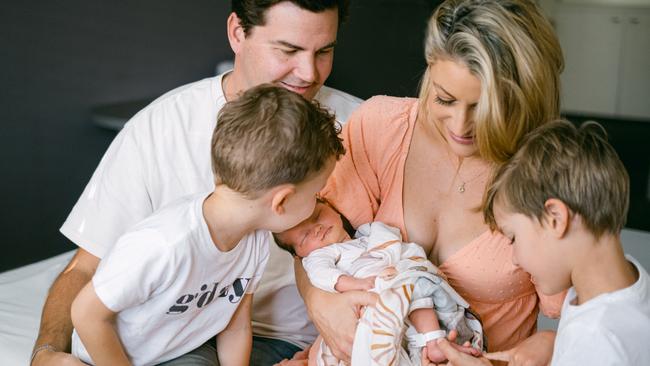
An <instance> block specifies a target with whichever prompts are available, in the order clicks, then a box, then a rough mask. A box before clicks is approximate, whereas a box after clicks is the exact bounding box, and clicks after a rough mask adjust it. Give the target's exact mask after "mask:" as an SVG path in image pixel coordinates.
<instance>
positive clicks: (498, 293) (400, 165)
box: [321, 96, 564, 351]
mask: <svg viewBox="0 0 650 366" xmlns="http://www.w3.org/2000/svg"><path fill="white" fill-rule="evenodd" d="M417 110H418V100H417V99H413V98H395V97H386V96H379V97H373V98H371V99H369V100H368V101H366V102H365V103H363V104H362V105H361V106H360V107H359V108H358V109H357V110H356V112H354V113H353V114H352V115H351V116H350V119H349V121H348V122H347V124H346V125H345V126H344V127H343V131H342V132H341V136H342V138H343V142H344V146H345V149H346V154H345V156H343V157H342V158H341V159H340V160H339V161H338V163H337V165H336V168H335V169H334V172H333V173H332V175H331V177H330V179H329V180H328V182H327V185H326V186H325V188H324V189H323V191H322V192H321V193H322V195H323V196H324V197H325V198H326V199H327V200H328V201H329V202H330V203H331V204H332V205H333V206H334V207H335V208H336V209H337V210H339V211H340V212H341V213H342V214H343V215H344V216H345V217H346V218H347V219H348V220H350V223H351V224H352V226H354V227H355V228H356V227H359V226H360V225H362V224H364V223H368V222H372V221H381V222H384V223H386V224H388V225H391V226H395V227H397V228H399V229H400V231H401V233H402V236H403V238H404V240H405V241H408V234H407V233H406V226H405V224H404V205H403V190H404V166H405V162H406V157H407V155H408V152H409V147H410V144H411V137H412V135H413V131H414V127H415V121H416V118H417ZM423 194H426V192H423ZM439 269H440V270H441V271H442V272H443V273H444V274H445V276H446V277H447V280H448V282H449V284H450V285H451V286H452V287H453V288H454V289H455V290H456V291H458V293H459V294H460V295H461V296H463V297H464V298H465V299H466V300H467V301H468V302H469V304H470V305H471V307H472V309H473V310H474V311H475V312H476V313H478V314H479V316H480V317H481V320H482V322H483V327H484V330H485V334H486V335H487V344H488V349H489V350H490V351H499V350H505V349H509V348H512V347H513V346H515V345H517V344H518V343H519V342H521V341H522V340H524V339H525V338H527V337H528V336H530V335H532V334H533V333H534V332H535V331H536V324H537V315H538V312H539V310H540V309H541V310H542V312H543V313H544V314H545V315H546V316H549V317H558V316H559V314H560V309H561V306H562V301H563V299H564V293H562V294H559V295H555V296H544V295H542V294H538V293H537V291H536V289H535V286H534V285H533V283H532V282H531V280H530V275H529V274H528V273H526V272H524V271H523V270H522V269H521V268H519V267H516V266H515V265H513V264H512V246H511V245H509V243H508V239H507V238H506V237H504V236H503V235H502V234H500V233H497V232H491V231H489V230H486V231H485V232H483V233H482V234H481V235H479V236H478V237H476V238H474V239H473V240H471V241H470V242H469V243H467V244H466V245H465V246H463V247H462V248H461V249H460V250H458V251H457V252H456V253H454V254H452V255H451V256H450V257H449V258H447V259H446V260H445V261H444V262H443V263H441V264H440V265H439Z"/></svg>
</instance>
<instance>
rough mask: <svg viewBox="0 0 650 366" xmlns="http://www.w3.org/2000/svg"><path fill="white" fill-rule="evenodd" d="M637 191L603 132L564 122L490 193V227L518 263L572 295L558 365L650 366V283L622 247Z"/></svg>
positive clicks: (543, 135) (534, 139) (540, 133)
mask: <svg viewBox="0 0 650 366" xmlns="http://www.w3.org/2000/svg"><path fill="white" fill-rule="evenodd" d="M628 190H629V178H628V175H627V172H626V171H625V168H624V166H623V164H622V163H621V161H620V160H619V158H618V156H617V155H616V152H615V151H614V149H613V148H612V146H611V145H610V144H609V143H608V142H607V139H606V135H605V133H604V130H603V129H602V127H601V126H600V125H598V124H597V123H594V122H587V123H585V124H583V125H582V126H581V127H580V128H576V127H575V126H573V125H572V124H571V123H569V122H566V121H556V122H552V123H548V124H546V125H544V126H543V127H541V128H539V129H538V130H536V131H534V132H532V133H531V134H530V135H529V136H528V137H527V139H526V140H525V141H524V143H523V145H522V148H521V149H520V150H519V151H518V152H517V153H516V154H515V155H514V157H513V158H512V159H511V160H510V161H509V162H508V163H507V164H506V165H504V166H502V167H501V168H500V169H499V170H498V171H497V172H496V175H495V178H494V180H493V183H492V184H491V186H490V187H489V189H488V191H487V193H486V201H485V206H484V213H485V217H486V221H487V223H488V224H489V225H490V226H491V227H492V229H498V230H500V231H501V232H503V234H504V235H506V236H507V237H509V238H510V239H511V241H512V246H513V252H514V253H513V261H514V262H515V263H516V264H517V265H519V266H521V267H522V268H523V269H524V270H526V271H527V272H529V273H530V274H531V276H532V278H533V281H535V283H536V284H537V288H538V289H540V290H541V291H542V292H544V293H545V294H548V295H551V294H555V293H558V292H560V291H563V290H565V289H567V288H570V289H569V292H568V294H567V296H566V299H565V302H564V305H563V307H562V317H561V320H560V324H559V328H558V332H557V337H556V340H555V347H554V351H553V358H552V364H553V365H650V348H648V339H650V281H649V279H648V274H647V272H646V271H645V270H644V269H643V267H642V266H641V265H640V264H639V263H638V262H637V261H636V260H634V258H632V257H630V256H626V255H624V253H623V249H622V247H621V240H620V232H621V229H622V228H623V226H624V224H625V218H626V215H627V209H628V200H629V198H628V197H629V195H628ZM468 364H469V363H468Z"/></svg>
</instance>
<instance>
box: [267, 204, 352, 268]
mask: <svg viewBox="0 0 650 366" xmlns="http://www.w3.org/2000/svg"><path fill="white" fill-rule="evenodd" d="M277 236H278V238H279V239H280V240H282V242H284V243H286V244H288V245H291V246H292V247H293V249H294V251H295V252H296V255H298V256H299V257H306V256H308V255H309V253H311V252H312V251H314V250H316V249H319V248H322V247H324V246H327V245H330V244H333V243H341V242H344V241H347V240H350V236H349V235H348V233H347V232H346V231H345V229H344V228H343V222H342V221H341V215H339V213H338V212H336V211H335V210H334V209H333V208H332V207H331V206H330V205H327V204H325V203H321V202H319V203H318V204H316V208H315V209H314V212H313V214H312V215H311V216H310V217H309V218H308V219H307V220H305V221H303V222H301V223H300V224H298V225H297V226H295V227H293V228H291V229H289V230H287V231H285V232H283V233H279V234H277Z"/></svg>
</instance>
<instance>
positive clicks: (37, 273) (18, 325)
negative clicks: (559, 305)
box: [0, 229, 650, 366]
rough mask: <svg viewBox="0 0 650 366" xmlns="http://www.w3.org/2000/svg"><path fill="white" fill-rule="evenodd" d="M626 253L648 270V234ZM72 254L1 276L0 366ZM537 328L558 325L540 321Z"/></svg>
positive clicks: (32, 323)
mask: <svg viewBox="0 0 650 366" xmlns="http://www.w3.org/2000/svg"><path fill="white" fill-rule="evenodd" d="M622 238H623V246H624V248H625V252H626V253H629V254H631V255H632V256H634V257H635V258H636V259H637V260H638V261H639V262H640V263H641V264H642V265H643V266H644V267H645V268H646V269H650V232H645V231H639V230H630V229H625V230H623V234H622ZM73 254H74V251H70V252H67V253H63V254H61V255H58V256H56V257H52V258H49V259H46V260H44V261H41V262H37V263H33V264H29V265H27V266H23V267H20V268H17V269H14V270H11V271H7V272H3V273H0V364H1V365H2V366H25V365H28V364H29V357H30V355H31V351H32V347H33V346H34V341H35V340H36V336H37V334H38V327H39V323H40V319H41V310H42V308H43V303H44V302H45V296H46V294H47V291H48V289H49V288H50V285H51V284H52V282H53V281H54V279H55V278H56V276H57V275H58V274H59V273H60V272H61V271H62V270H63V268H64V267H65V266H66V264H67V263H68V262H69V261H70V258H72V255H73ZM540 321H541V323H542V324H540V328H542V329H549V328H554V327H556V326H557V322H554V321H552V320H550V321H549V320H548V319H540Z"/></svg>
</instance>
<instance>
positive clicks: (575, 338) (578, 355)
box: [551, 323, 634, 366]
mask: <svg viewBox="0 0 650 366" xmlns="http://www.w3.org/2000/svg"><path fill="white" fill-rule="evenodd" d="M621 341H622V340H621V339H620V338H618V337H616V335H614V334H613V333H612V332H611V331H609V330H608V329H602V328H600V327H598V326H585V325H583V324H580V323H577V324H568V325H567V326H566V327H563V328H562V329H561V331H560V333H558V338H557V340H556V344H555V350H554V352H555V354H554V355H553V360H552V363H551V365H552V366H574V365H603V366H615V365H632V364H634V363H633V362H630V361H631V360H630V359H629V358H628V357H627V355H626V353H625V348H624V347H623V345H622V344H621Z"/></svg>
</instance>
